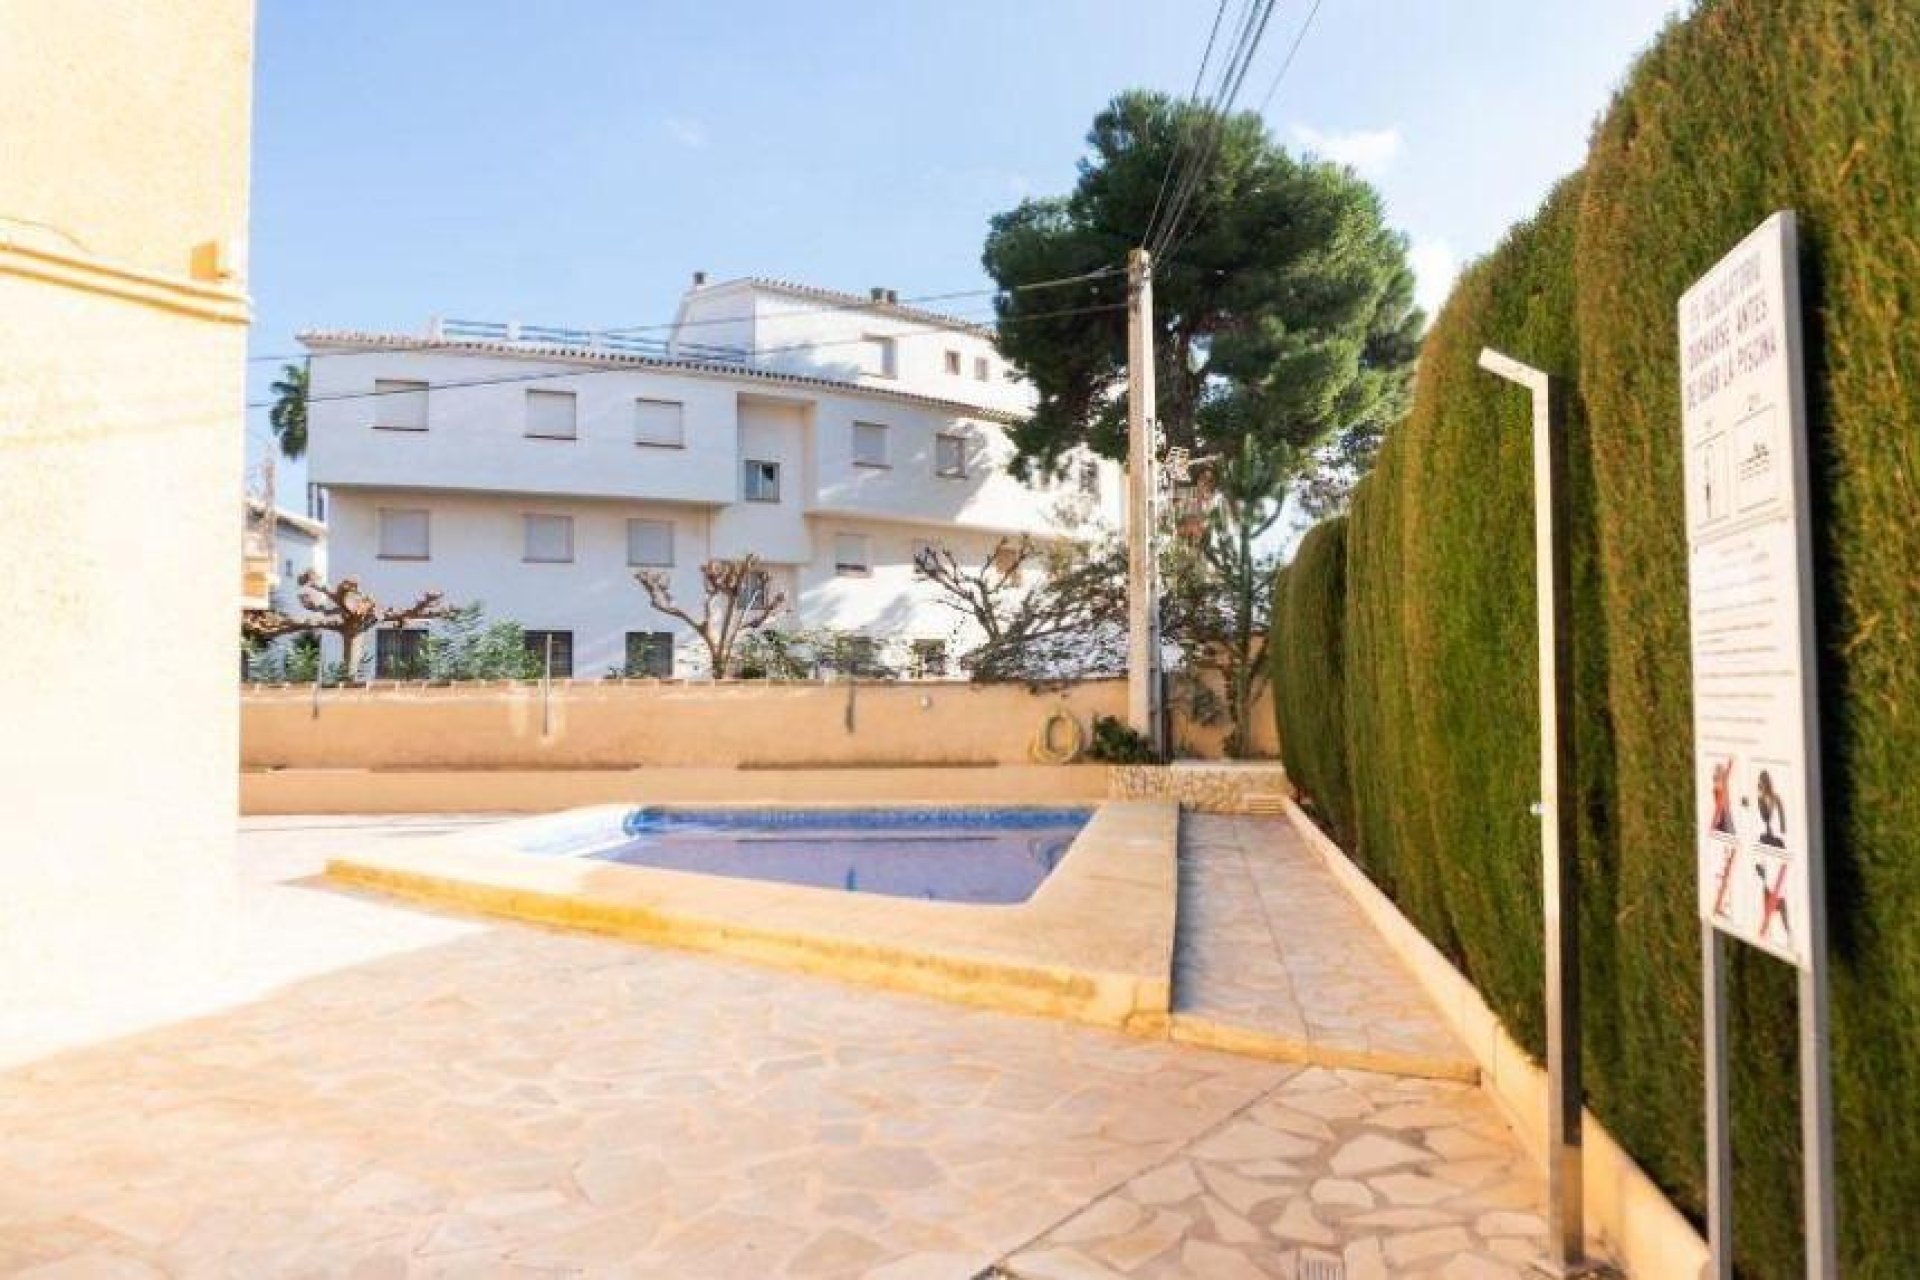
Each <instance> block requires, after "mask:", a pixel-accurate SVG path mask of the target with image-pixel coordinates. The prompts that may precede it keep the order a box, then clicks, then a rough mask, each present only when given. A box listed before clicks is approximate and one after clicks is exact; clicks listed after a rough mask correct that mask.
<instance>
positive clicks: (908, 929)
mask: <svg viewBox="0 0 1920 1280" xmlns="http://www.w3.org/2000/svg"><path fill="white" fill-rule="evenodd" d="M533 821H534V822H535V823H538V822H540V821H542V820H539V819H536V820H533ZM528 825H530V824H508V825H507V826H504V827H491V828H481V829H478V830H475V831H472V832H464V833H461V834H459V835H456V836H451V837H447V838H444V839H442V840H436V841H431V842H423V844H421V845H414V846H411V847H404V848H383V849H377V850H373V851H370V852H368V853H366V854H356V855H353V856H349V857H341V858H336V859H334V860H333V861H331V862H329V863H328V865H327V875H328V877H329V878H330V879H332V880H335V881H337V882H339V883H342V884H348V885H354V886H358V887H363V888H368V889H373V890H377V891H379V892H382V893H387V894H392V895H396V896H399V897H405V898H409V899H413V900H415V901H420V902H426V903H433V904H438V905H445V906H451V907H456V908H460V909H464V910H469V911H475V912H479V913H481V914H485V915H491V916H497V917H501V918H507V919H514V920H523V921H527V922H530V923H534V924H541V925H549V926H556V927H560V928H567V929H578V930H583V931H586V932H591V933H598V934H603V935H607V936H612V937H619V938H624V939H628V940H631V941H637V942H646V943H652V944H656V945H660V946H669V947H676V948H680V949H683V950H690V951H703V952H710V953H718V954H725V955H731V956H738V957H740V958H743V959H748V960H753V961H758V962H761V963H765V964H771V965H776V966H779V967H782V968H788V969H797V970H800V971H802V972H806V973H814V974H820V975H823V976H829V977H835V978H840V979H844V980H846V981H851V982H859V983H864V984H866V985H869V986H877V987H885V988H889V989H892V990H897V991H911V992H915V993H917V994H921V995H929V996H935V997H938V998H941V999H945V1000H952V1001H956V1002H958V1003H962V1004H969V1005H975V1006H979V1007H984V1008H992V1009H1000V1010H1005V1011H1009V1012H1015V1013H1026V1014H1038V1015H1043V1016H1049V1017H1057V1018H1066V1019H1070V1020H1073V1021H1078V1022H1086V1023H1092V1024H1095V1025H1100V1026H1109V1027H1116V1028H1119V1029H1121V1030H1124V1031H1127V1032H1129V1033H1131V1034H1134V1035H1140V1036H1148V1037H1153V1038H1161V1037H1164V1036H1165V1035H1166V1034H1167V1028H1168V1011H1169V1008H1170V1006H1171V1004H1172V997H1173V984H1172V977H1171V974H1172V966H1173V922H1174V910H1175V902H1174V894H1175V892H1176V886H1177V877H1178V873H1177V839H1178V812H1177V810H1176V809H1175V808H1174V806H1172V805H1167V804H1152V803H1109V804H1105V805H1102V806H1101V807H1100V809H1099V810H1098V811H1097V812H1096V813H1095V815H1094V818H1093V819H1092V821H1090V822H1089V823H1088V824H1087V827H1086V829H1085V830H1083V831H1082V832H1081V834H1080V836H1079V837H1078V838H1077V839H1076V840H1075V841H1074V844H1073V847H1072V849H1071V850H1070V851H1069V853H1068V854H1067V856H1066V858H1064V859H1063V860H1062V861H1061V863H1060V866H1059V867H1058V868H1057V869H1056V870H1055V871H1054V872H1053V874H1052V875H1050V876H1049V877H1048V878H1047V880H1046V881H1044V882H1043V883H1042V884H1041V886H1040V888H1039V889H1038V890H1037V891H1036V892H1035V894H1034V896H1033V897H1032V898H1030V899H1028V900H1027V901H1026V902H1024V903H1017V904H1010V905H1005V906H976V905H969V904H961V903H951V902H925V901H920V900H915V899H905V898H887V897H882V896H878V895H868V894H849V893H843V892H840V891H838V890H828V889H813V888H806V887H801V886H794V885H783V884H774V883H770V882H766V881H756V880H738V879H736V880H728V879H725V878H722V877H714V876H700V875H690V874H686V873H681V872H672V871H661V870H657V869H654V868H646V867H630V866H623V865H619V864H615V863H604V862H593V861H590V860H587V859H580V858H568V857H554V856H545V855H539V854H531V853H523V852H519V851H518V850H517V849H514V848H511V847H510V845H511V842H512V840H513V839H514V837H515V832H514V830H513V829H512V828H513V827H521V828H523V829H524V828H525V827H526V826H528Z"/></svg>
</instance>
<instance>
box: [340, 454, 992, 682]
mask: <svg viewBox="0 0 1920 1280" xmlns="http://www.w3.org/2000/svg"><path fill="white" fill-rule="evenodd" d="M383 507H395V508H401V509H407V510H414V509H425V510H427V511H428V512H430V513H431V514H430V529H431V546H430V558H429V559H427V560H424V561H413V560H382V559H380V558H379V556H378V547H379V541H378V538H379V533H378V513H379V510H380V509H381V508H383ZM530 512H531V513H537V514H542V515H569V516H571V517H573V531H574V533H573V537H574V559H573V562H572V563H570V564H543V563H535V564H529V563H526V562H525V561H524V560H523V558H522V552H523V550H524V543H523V526H522V517H523V516H524V515H525V514H527V513H530ZM628 519H655V520H671V521H673V522H674V524H675V530H674V553H675V555H674V558H675V567H674V569H673V570H672V573H671V577H672V581H673V589H674V595H675V598H676V600H678V601H679V602H681V603H683V604H686V605H688V606H690V607H691V608H693V609H694V610H695V611H696V612H697V611H698V609H699V605H700V602H701V600H702V593H701V588H700V573H699V567H700V564H701V563H702V562H703V561H704V560H705V559H707V557H708V556H709V555H711V554H714V551H713V543H712V541H711V534H710V517H709V515H708V513H707V512H705V511H703V510H700V509H698V508H690V507H684V506H673V505H669V504H664V503H624V502H605V501H585V500H571V501H566V500H555V499H551V498H546V497H541V496H537V495H530V496H527V497H524V498H515V497H509V496H499V495H488V496H480V495H471V494H434V493H423V492H419V491H405V490H394V491H381V490H347V491H341V492H337V493H336V494H335V495H334V505H333V523H332V526H331V529H330V535H331V537H330V541H331V544H332V545H331V548H330V552H331V556H332V558H333V559H334V561H335V562H336V564H337V566H338V569H339V572H340V573H341V575H342V576H352V577H355V578H358V579H359V581H360V585H361V587H362V588H363V589H364V590H365V591H366V592H367V593H368V594H370V595H371V596H373V598H374V599H376V600H378V601H380V602H381V603H382V604H405V603H410V602H411V601H412V600H414V599H415V598H417V597H418V596H419V595H420V594H422V593H423V592H427V591H439V592H442V593H443V594H444V595H445V596H446V598H447V600H448V601H449V602H450V603H452V604H458V605H465V604H471V603H473V602H474V601H480V602H482V603H483V604H484V605H485V608H486V614H487V617H488V618H489V619H490V620H506V621H513V622H518V623H519V624H521V625H522V626H523V627H527V628H532V629H540V630H557V631H571V632H573V637H574V675H575V677H576V678H582V679H589V678H597V677H599V676H602V675H604V674H606V672H607V670H608V668H610V667H617V666H620V665H621V664H622V663H623V662H624V661H625V657H626V633H627V632H629V631H672V632H674V633H675V635H676V636H677V637H678V638H679V639H678V641H677V646H678V649H679V654H678V657H677V659H676V663H677V666H676V670H677V673H678V674H682V675H695V674H702V673H703V671H704V665H703V663H702V661H701V660H702V658H703V657H704V650H703V649H702V648H701V647H700V646H699V644H698V642H697V641H696V640H694V638H693V636H692V633H691V631H690V630H689V629H688V628H687V627H686V626H685V625H684V624H682V623H680V622H678V621H676V620H675V619H672V618H669V617H667V616H665V615H663V614H660V613H658V612H656V611H655V610H654V609H652V608H651V607H650V606H649V605H648V603H647V598H646V594H645V592H644V591H642V590H641V588H640V586H639V585H638V584H637V583H636V582H635V581H634V580H633V574H634V570H633V569H632V568H631V567H629V566H628V564H627V562H626V560H627V544H626V521H627V520H628ZM807 523H808V525H809V526H810V530H809V531H810V533H811V534H812V536H813V540H814V542H815V544H816V545H817V546H818V547H819V548H820V554H819V556H818V557H817V558H816V559H814V560H812V561H811V562H808V563H805V564H801V565H797V566H773V568H772V570H771V572H772V582H773V588H774V590H776V591H780V592H783V593H784V594H785V595H786V597H787V600H788V606H789V607H788V609H787V610H786V611H785V612H784V613H783V614H782V615H781V616H780V617H779V618H777V619H776V620H775V621H774V623H773V625H774V626H776V627H779V628H782V629H794V628H798V627H808V628H827V629H831V630H836V631H857V632H861V633H864V634H869V635H873V636H876V637H879V638H881V639H886V640H896V641H901V642H904V641H907V640H913V639H947V640H950V641H953V642H954V643H953V652H955V653H958V652H959V651H960V650H961V649H963V648H965V647H968V646H970V645H971V644H973V643H974V642H975V641H976V640H977V630H976V629H975V628H973V627H972V626H971V625H970V624H967V623H965V622H964V620H963V619H962V618H961V617H960V615H958V614H956V613H954V612H953V611H952V610H951V609H948V608H946V607H945V606H944V605H942V604H940V603H939V597H938V595H937V594H936V593H935V592H934V590H933V589H932V588H931V587H929V586H928V585H927V584H926V583H924V582H920V581H918V580H916V579H915V577H914V573H913V555H914V552H915V550H916V549H917V548H918V546H919V545H920V544H921V543H922V542H923V541H926V540H927V539H928V538H929V536H930V531H929V530H928V529H927V528H926V527H924V526H921V525H906V524H898V523H892V522H886V521H863V520H846V519H836V518H824V517H822V518H815V519H812V520H809V521H808V522H807ZM840 533H857V534H862V535H864V536H865V537H866V538H867V545H868V548H869V552H868V554H869V557H870V559H871V562H872V571H871V573H870V574H868V575H867V576H864V577H857V576H842V575H840V574H838V573H837V572H836V571H835V567H834V563H833V548H834V536H835V535H836V534H840ZM932 536H933V537H934V540H936V541H938V542H940V543H941V544H942V545H944V546H946V547H948V548H949V549H951V550H952V551H953V552H954V554H955V555H956V556H957V557H959V559H960V561H961V563H962V564H963V565H968V566H972V565H976V564H979V563H981V562H983V561H984V560H985V559H986V558H987V557H988V556H989V555H991V554H992V552H993V549H994V547H995V546H996V545H997V544H998V543H999V541H1000V539H999V536H998V535H994V534H984V533H974V532H956V531H949V532H947V533H945V534H939V533H938V532H937V531H933V532H932ZM350 566H351V567H350ZM368 643H369V646H371V642H370V641H369V642H368ZM367 652H368V653H369V654H371V653H372V649H371V647H369V648H368V650H367ZM327 654H328V657H329V659H330V660H331V659H333V658H336V657H338V656H339V651H338V648H337V646H335V645H333V644H332V643H329V645H328V648H327Z"/></svg>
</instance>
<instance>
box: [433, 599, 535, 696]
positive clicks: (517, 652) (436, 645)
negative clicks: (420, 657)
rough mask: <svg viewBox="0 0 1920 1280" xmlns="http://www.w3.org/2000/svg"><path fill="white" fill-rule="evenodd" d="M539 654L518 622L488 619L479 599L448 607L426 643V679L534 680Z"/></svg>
mask: <svg viewBox="0 0 1920 1280" xmlns="http://www.w3.org/2000/svg"><path fill="white" fill-rule="evenodd" d="M540 671H541V663H540V657H539V655H537V654H535V653H533V652H532V651H531V650H529V649H528V648H527V644H526V633H525V631H524V630H523V629H522V628H521V626H520V624H519V623H517V622H506V621H501V622H491V623H489V622H487V621H486V616H485V611H484V609H483V607H482V606H481V604H480V602H479V601H477V600H476V601H475V602H474V603H472V604H469V605H462V606H461V607H459V608H456V609H453V610H451V611H450V612H449V613H448V614H447V616H446V617H445V618H443V619H441V620H440V621H439V622H437V623H436V624H435V625H434V627H433V631H432V634H430V635H429V636H428V637H427V642H426V664H425V670H424V671H423V672H422V673H421V674H423V675H424V676H425V677H426V678H427V679H429V680H535V679H538V678H539V676H540Z"/></svg>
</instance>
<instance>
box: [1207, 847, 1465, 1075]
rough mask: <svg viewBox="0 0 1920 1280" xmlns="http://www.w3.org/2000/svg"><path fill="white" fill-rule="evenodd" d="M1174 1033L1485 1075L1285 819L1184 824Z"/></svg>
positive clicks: (1275, 1051)
mask: <svg viewBox="0 0 1920 1280" xmlns="http://www.w3.org/2000/svg"><path fill="white" fill-rule="evenodd" d="M1173 974H1174V977H1173V983H1174V985H1173V993H1174V1019H1173V1021H1174V1035H1175V1037H1176V1038H1178V1039H1184V1040H1188V1041H1191V1042H1193V1043H1196V1044H1206V1045H1211V1046H1213V1047H1215V1048H1224V1049H1232V1050H1236V1051H1239V1052H1246V1053H1260V1054H1265V1055H1268V1056H1271V1057H1274V1058H1277V1059H1280V1060H1284V1061H1294V1062H1306V1063H1317V1064H1319V1065H1322V1066H1343V1067H1360V1068H1365V1069H1370V1070H1384V1071H1389V1072H1393V1073H1396V1074H1411V1075H1424V1076H1433V1077H1436V1078H1440V1079H1451V1080H1462V1081H1473V1080H1475V1079H1477V1078H1478V1069H1477V1067H1476V1066H1475V1064H1474V1062H1473V1059H1472V1057H1471V1056H1470V1055H1469V1054H1468V1052H1467V1049H1466V1046H1465V1045H1463V1044H1462V1043H1461V1042H1460V1040H1459V1038H1458V1037H1457V1036H1455V1035H1454V1033H1453V1031H1452V1030H1451V1029H1450V1028H1449V1027H1448V1026H1447V1025H1446V1023H1445V1022H1443V1021H1442V1020H1441V1017H1440V1014H1439V1012H1438V1010H1436V1009H1435V1008H1434V1007H1433V1005H1432V1004H1431V1003H1430V1002H1429V1001H1428V999H1427V997H1426V995H1425V993H1424V992H1423V991H1421V989H1420V988H1419V986H1418V984H1417V983H1416V982H1415V981H1414V979H1413V977H1412V975H1411V974H1410V973H1408V972H1407V970H1406V969H1405V968H1404V967H1403V966H1402V965H1401V964H1400V961H1399V960H1398V959H1397V958H1396V957H1395V956H1394V954H1393V952H1392V951H1391V950H1390V949H1389V948H1388V946H1387V944H1386V943H1385V942H1384V941H1383V940H1382V939H1381V938H1380V936H1379V934H1378V933H1376V932H1375V931H1374V929H1373V926H1372V925H1371V924H1370V923H1368V921H1367V919H1366V917H1365V916H1364V915H1362V914H1361V913H1360V910H1359V908H1358V907H1356V906H1355V905H1354V904H1353V901H1352V899H1350V898H1349V897H1348V896H1347V894H1346V891H1345V890H1344V889H1342V888H1341V887H1340V884H1339V882H1338V881H1336V880H1335V879H1334V878H1333V876H1332V875H1331V874H1330V873H1329V872H1328V871H1327V869H1326V868H1325V867H1324V866H1322V865H1321V863H1320V861H1319V859H1318V858H1317V857H1316V856H1315V855H1314V853H1313V851H1312V850H1311V849H1309V848H1308V847H1307V846H1306V843H1305V841H1304V840H1302V838H1301V836H1300V834H1299V832H1298V831H1296V830H1295V829H1294V826H1293V824H1292V823H1291V822H1288V821H1287V820H1286V819H1284V818H1267V817H1228V816H1219V815H1209V814H1188V815H1186V817H1185V818H1183V819H1182V822H1181V842H1180V926H1179V933H1178V940H1177V942H1176V944H1175V949H1174V971H1173Z"/></svg>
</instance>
